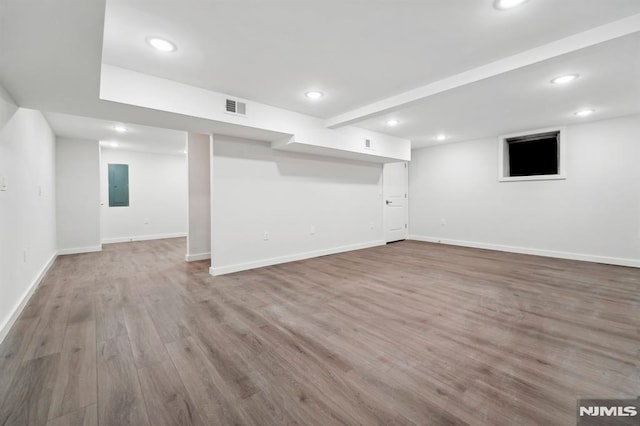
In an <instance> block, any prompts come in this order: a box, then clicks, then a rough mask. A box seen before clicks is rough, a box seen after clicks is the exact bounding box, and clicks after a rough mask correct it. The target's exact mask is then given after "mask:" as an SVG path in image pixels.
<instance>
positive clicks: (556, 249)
mask: <svg viewBox="0 0 640 426" xmlns="http://www.w3.org/2000/svg"><path fill="white" fill-rule="evenodd" d="M523 130H526V129H523ZM638 135H640V116H631V117H622V118H617V119H613V120H606V121H599V122H593V123H588V124H582V125H572V126H568V127H566V143H567V147H566V148H567V152H566V155H567V179H566V180H548V181H523V182H498V181H497V137H496V138H487V139H481V140H475V141H470V142H462V143H455V144H446V145H440V146H435V147H430V148H424V149H420V150H415V151H414V152H413V161H412V162H411V164H410V173H409V177H410V179H409V194H410V195H409V199H410V204H409V205H410V207H409V218H410V219H409V229H410V235H411V236H412V238H415V239H422V240H425V241H441V242H447V243H453V244H462V245H471V246H477V247H486V248H495V249H499V250H503V249H504V250H507V251H520V252H529V253H534V254H542V255H550V256H557V257H568V258H576V259H583V260H592V261H599V262H604V263H614V264H623V265H630V266H640V167H638V161H639V160H640V143H638Z"/></svg>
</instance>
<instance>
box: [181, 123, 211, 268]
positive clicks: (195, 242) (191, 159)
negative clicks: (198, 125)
mask: <svg viewBox="0 0 640 426" xmlns="http://www.w3.org/2000/svg"><path fill="white" fill-rule="evenodd" d="M210 145H211V136H210V135H201V134H197V133H189V134H188V135H187V151H188V153H189V154H188V156H187V169H188V173H189V224H188V234H187V255H186V260H187V261H194V260H204V259H209V258H210V257H211V170H210V169H211V167H210V164H211V152H210V149H211V147H210Z"/></svg>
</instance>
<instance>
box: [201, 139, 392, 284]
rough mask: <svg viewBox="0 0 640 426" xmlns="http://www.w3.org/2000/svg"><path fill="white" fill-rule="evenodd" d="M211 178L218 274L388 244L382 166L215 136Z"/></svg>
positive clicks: (214, 259)
mask: <svg viewBox="0 0 640 426" xmlns="http://www.w3.org/2000/svg"><path fill="white" fill-rule="evenodd" d="M211 174H212V184H211V188H212V190H211V194H212V225H211V226H212V232H211V234H212V242H211V247H212V252H211V255H212V268H211V273H213V274H222V273H228V272H234V271H238V270H243V269H249V268H252V267H259V266H264V265H269V264H275V263H281V262H285V261H290V260H296V259H302V258H306V257H311V256H317V255H322V254H327V253H332V252H339V251H345V250H350V249H355V248H361V247H368V246H372V245H379V244H383V233H382V201H381V200H382V199H381V192H382V186H381V182H382V166H381V165H380V164H372V163H364V162H355V161H348V160H339V159H330V158H323V157H314V156H309V155H306V154H293V153H285V152H279V151H274V150H272V149H271V148H270V147H269V145H268V144H265V143H261V142H254V141H248V140H242V139H236V138H231V137H224V136H218V135H214V137H213V170H212V173H211ZM312 226H314V227H315V234H314V235H312V234H311V227H312ZM265 232H268V234H269V239H268V240H267V241H265V240H264V233H265Z"/></svg>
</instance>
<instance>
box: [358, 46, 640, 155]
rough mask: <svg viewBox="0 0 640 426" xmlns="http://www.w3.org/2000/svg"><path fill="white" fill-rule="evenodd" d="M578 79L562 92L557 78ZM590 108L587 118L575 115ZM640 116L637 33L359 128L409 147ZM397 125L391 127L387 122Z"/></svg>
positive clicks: (431, 100)
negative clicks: (441, 136)
mask: <svg viewBox="0 0 640 426" xmlns="http://www.w3.org/2000/svg"><path fill="white" fill-rule="evenodd" d="M566 74H579V75H580V77H579V78H578V79H577V80H575V81H573V82H571V83H569V84H566V85H563V86H558V85H554V84H551V83H550V81H551V80H552V79H553V78H554V77H557V76H560V75H566ZM582 109H595V110H596V112H595V113H594V114H593V115H591V116H589V117H588V118H583V117H577V116H575V115H574V112H576V111H579V110H582ZM630 114H640V33H637V34H634V35H631V36H627V37H623V38H619V39H616V40H613V41H610V42H607V43H602V44H600V45H596V46H594V47H590V48H587V49H581V50H578V51H575V52H572V53H570V54H567V55H563V56H560V57H558V58H554V59H550V60H547V61H544V62H540V63H537V64H534V65H531V66H528V67H524V68H520V69H518V70H515V71H512V72H508V73H505V74H501V75H498V76H495V77H492V78H489V79H485V80H482V81H480V82H477V83H474V84H469V85H466V86H462V87H458V88H456V89H453V90H449V91H446V92H443V93H440V94H438V95H435V96H431V97H428V98H426V99H424V100H422V101H421V102H417V103H414V104H411V105H410V106H407V107H405V108H403V109H400V110H399V111H396V112H394V113H388V114H385V115H382V116H380V117H376V118H372V119H368V120H365V121H362V122H360V123H358V126H360V127H364V128H367V129H370V130H374V131H381V132H385V133H390V134H393V135H395V136H398V137H402V138H407V139H411V141H412V144H411V145H412V148H420V147H424V146H428V145H433V144H438V143H442V142H440V141H437V140H436V139H435V138H436V136H437V135H439V134H444V135H446V136H447V139H446V140H445V142H446V143H449V142H458V141H462V140H470V139H476V138H481V137H484V136H496V135H502V134H508V133H513V132H518V131H525V130H535V129H539V128H543V127H549V126H555V125H567V124H573V123H580V122H584V121H587V120H589V121H591V120H601V119H606V118H612V117H619V116H623V115H630ZM391 118H395V119H398V120H399V121H400V124H399V125H397V126H395V127H393V128H392V129H390V128H389V127H388V126H387V125H386V122H387V120H389V119H391Z"/></svg>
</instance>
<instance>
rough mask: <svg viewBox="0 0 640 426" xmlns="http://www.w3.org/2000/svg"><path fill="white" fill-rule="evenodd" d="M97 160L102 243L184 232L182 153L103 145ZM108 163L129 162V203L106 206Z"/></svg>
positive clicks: (184, 196) (183, 159)
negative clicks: (131, 149) (158, 152)
mask: <svg viewBox="0 0 640 426" xmlns="http://www.w3.org/2000/svg"><path fill="white" fill-rule="evenodd" d="M100 161H101V170H100V182H101V184H100V193H101V201H100V203H101V209H102V212H101V226H102V242H103V243H112V242H123V241H135V240H147V239H157V238H172V237H179V236H185V235H186V234H187V197H188V196H187V162H186V158H185V156H184V155H168V154H154V153H149V152H137V151H126V150H120V149H117V148H116V149H113V148H106V147H102V150H101V160H100ZM109 164H128V165H129V206H128V207H109V191H108V165H109Z"/></svg>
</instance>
